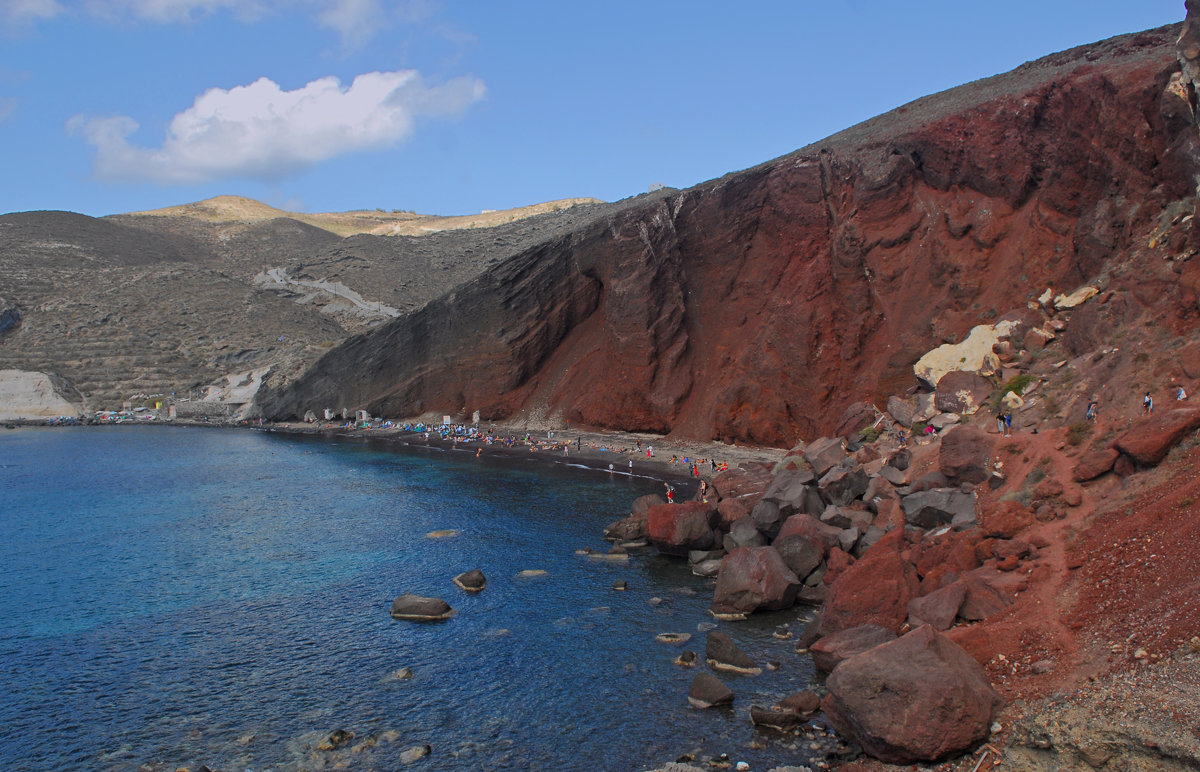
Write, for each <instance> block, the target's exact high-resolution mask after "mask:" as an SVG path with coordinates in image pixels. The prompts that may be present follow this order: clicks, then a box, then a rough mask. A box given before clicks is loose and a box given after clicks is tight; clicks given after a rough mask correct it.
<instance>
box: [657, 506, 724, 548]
mask: <svg viewBox="0 0 1200 772" xmlns="http://www.w3.org/2000/svg"><path fill="white" fill-rule="evenodd" d="M716 517H717V510H716V507H714V506H713V505H712V504H706V503H704V502H703V501H687V502H684V503H682V504H660V505H659V506H656V507H651V508H650V509H648V510H647V511H646V536H647V538H649V540H650V543H651V544H653V545H654V546H655V547H656V548H658V551H659V552H662V553H664V554H667V555H687V554H688V552H689V551H690V550H707V549H712V548H713V547H714V546H715V545H716V543H717V541H716V537H715V536H714V534H713V524H714V523H715V521H716Z"/></svg>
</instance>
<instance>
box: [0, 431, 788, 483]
mask: <svg viewBox="0 0 1200 772" xmlns="http://www.w3.org/2000/svg"><path fill="white" fill-rule="evenodd" d="M49 420H50V419H17V420H7V421H2V422H0V426H3V427H12V428H17V427H20V428H28V427H34V428H44V429H56V428H66V427H86V428H99V427H121V426H178V427H201V428H210V429H234V430H242V431H258V432H270V433H276V434H290V435H294V436H298V437H313V438H316V439H325V440H337V441H355V442H377V443H380V444H383V445H392V446H402V447H405V448H411V449H413V450H420V449H422V448H429V449H435V450H438V451H442V452H450V453H472V454H474V453H476V452H478V455H479V456H480V457H483V456H488V457H497V458H511V459H525V460H533V461H536V462H538V463H542V464H556V465H559V466H565V467H573V468H578V469H581V470H590V471H595V472H598V473H604V472H610V468H609V467H610V465H611V466H612V469H611V472H610V474H613V475H619V476H623V477H628V476H630V474H631V472H630V468H629V462H630V461H633V469H632V476H633V477H640V478H644V479H650V480H658V481H661V482H665V483H670V484H671V485H672V486H673V487H674V488H675V489H676V490H677V491H678V493H677V495H676V498H675V500H676V501H686V500H688V499H690V498H692V497H693V496H694V495H695V493H696V491H697V488H698V483H699V481H700V480H704V481H706V482H711V481H712V478H713V477H714V476H716V474H719V471H718V472H714V471H712V468H711V464H710V463H709V460H710V459H713V460H716V461H717V463H718V464H728V466H729V468H730V469H733V468H737V467H739V466H741V465H742V464H745V463H755V462H762V463H772V464H773V463H776V462H778V461H779V460H780V459H782V458H783V457H784V454H785V453H786V452H787V451H786V450H784V449H782V448H766V447H758V446H745V445H727V444H724V443H719V442H699V441H693V440H672V439H668V438H667V437H665V436H663V435H656V434H644V433H637V432H617V431H604V430H586V431H573V430H572V431H564V430H558V429H555V430H551V431H553V433H554V434H555V435H556V436H554V437H553V438H551V437H549V436H548V434H549V432H548V431H546V430H538V431H531V430H529V429H528V428H526V427H524V426H522V427H517V426H515V425H511V424H504V423H488V424H481V425H480V427H481V431H483V432H485V433H486V431H487V430H488V429H491V430H492V431H493V434H494V436H496V437H497V438H499V437H509V436H513V437H520V438H523V437H524V436H525V435H527V434H528V435H530V436H531V437H532V439H533V441H534V442H535V444H537V446H538V447H539V448H541V449H538V450H533V451H531V450H530V447H531V446H529V445H526V444H524V441H523V439H521V440H518V441H517V442H516V443H514V444H513V445H512V446H509V445H507V444H502V443H500V442H495V443H493V444H491V445H489V444H487V443H485V442H478V441H469V442H454V441H453V440H451V439H442V438H441V437H440V436H439V435H437V434H436V433H434V432H432V429H434V428H436V427H430V428H431V435H430V438H429V440H428V441H426V440H425V436H424V433H423V432H415V431H411V430H409V429H405V428H403V427H400V426H394V427H388V428H371V429H360V428H347V427H345V426H341V425H329V424H325V423H306V422H299V421H283V422H275V423H264V424H262V425H256V424H250V423H244V424H235V423H228V422H224V421H197V420H192V419H175V420H173V421H157V420H156V421H129V422H123V423H111V424H108V423H104V424H97V423H88V422H85V421H81V422H77V423H63V424H50V423H47V421H49ZM558 435H561V436H558ZM576 438H578V439H579V440H580V443H579V447H578V448H577V447H576V445H575V440H576ZM564 440H566V441H568V442H570V443H571V444H570V447H569V450H568V453H567V454H566V455H564V454H563V453H562V450H561V444H562V442H563V441H564ZM639 440H640V441H641V445H642V448H641V449H640V450H639V449H638V441H639ZM556 442H557V443H559V449H552V448H551V447H546V445H547V444H548V443H556ZM650 446H653V448H654V455H653V457H647V456H646V448H647V447H650ZM672 457H677V458H678V459H679V461H678V462H677V463H672V461H671V459H672ZM685 458H686V459H688V460H689V461H691V460H693V459H695V460H699V459H703V460H704V462H705V463H704V464H703V465H701V464H699V463H698V464H697V467H698V469H697V471H699V476H693V475H692V474H691V471H690V469H691V467H690V464H689V465H687V466H685V465H684V463H683V459H685Z"/></svg>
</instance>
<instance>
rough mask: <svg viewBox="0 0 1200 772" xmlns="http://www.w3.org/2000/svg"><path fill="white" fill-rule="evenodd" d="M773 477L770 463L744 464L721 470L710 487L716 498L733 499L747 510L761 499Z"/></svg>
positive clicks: (752, 507)
mask: <svg viewBox="0 0 1200 772" xmlns="http://www.w3.org/2000/svg"><path fill="white" fill-rule="evenodd" d="M774 479H775V476H774V474H773V467H772V465H771V464H745V465H744V466H740V467H738V468H737V469H728V470H726V471H724V472H721V473H720V474H719V475H717V476H716V477H714V478H713V480H712V487H713V490H714V491H716V494H717V495H716V498H717V499H720V500H724V499H733V500H735V501H737V502H738V503H739V504H741V505H742V506H744V507H745V508H746V511H747V512H749V511H750V510H752V509H754V505H755V504H757V503H758V502H759V501H760V500H761V499H762V497H763V494H764V493H766V492H767V488H769V487H770V486H771V481H772V480H774Z"/></svg>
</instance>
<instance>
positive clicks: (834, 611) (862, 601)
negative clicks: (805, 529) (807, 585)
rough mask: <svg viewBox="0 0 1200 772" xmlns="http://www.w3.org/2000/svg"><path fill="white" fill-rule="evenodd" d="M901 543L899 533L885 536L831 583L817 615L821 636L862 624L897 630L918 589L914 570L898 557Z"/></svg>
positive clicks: (902, 622)
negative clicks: (823, 603)
mask: <svg viewBox="0 0 1200 772" xmlns="http://www.w3.org/2000/svg"><path fill="white" fill-rule="evenodd" d="M903 539H904V531H903V529H899V528H897V529H895V530H893V531H891V532H889V533H888V534H886V535H885V536H884V537H883V538H881V539H880V540H879V541H878V542H876V544H875V545H874V546H873V547H871V549H869V550H867V552H866V554H864V555H863V556H862V558H861V559H860V560H859V561H858V562H856V563H854V564H853V565H851V566H850V567H849V568H847V569H846V570H845V571H843V572H842V573H841V574H840V575H839V576H838V577H837V579H835V580H834V581H833V583H832V584H831V585H830V586H829V596H828V597H827V598H826V599H825V605H824V607H823V610H822V612H821V627H820V632H821V634H822V635H830V634H832V633H836V632H840V631H841V630H847V629H849V628H851V627H857V626H858V625H865V624H877V625H880V626H882V627H886V628H888V629H889V630H899V629H900V626H901V625H903V624H904V622H905V620H907V619H908V602H909V601H910V600H912V599H913V598H914V597H915V596H916V595H917V592H918V589H919V587H920V580H919V579H918V578H917V569H916V568H914V567H913V565H912V564H911V563H909V562H908V561H907V560H905V559H904V558H903V557H902V556H901V554H900V549H901V548H902V547H903V546H904V542H903Z"/></svg>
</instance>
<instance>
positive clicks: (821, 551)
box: [771, 516, 829, 580]
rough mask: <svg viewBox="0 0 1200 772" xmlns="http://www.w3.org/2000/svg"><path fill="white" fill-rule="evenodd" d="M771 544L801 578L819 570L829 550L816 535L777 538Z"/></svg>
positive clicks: (789, 567) (790, 568)
mask: <svg viewBox="0 0 1200 772" xmlns="http://www.w3.org/2000/svg"><path fill="white" fill-rule="evenodd" d="M806 517H807V516H806ZM771 546H772V547H774V548H775V551H776V552H778V553H779V556H780V557H781V558H783V563H784V565H786V566H787V567H788V569H789V570H790V571H791V572H792V573H793V574H795V575H796V576H797V577H798V578H799V579H801V580H804V579H806V578H807V577H808V575H809V574H811V573H812V572H813V571H816V570H817V567H818V566H820V565H821V561H823V560H824V559H825V555H826V554H827V553H828V550H829V548H828V547H827V546H825V545H824V544H823V543H821V542H820V541H819V540H818V539H816V538H815V537H812V536H806V535H803V534H793V535H791V536H788V537H786V538H783V539H776V540H775V541H774V542H772V543H771Z"/></svg>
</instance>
